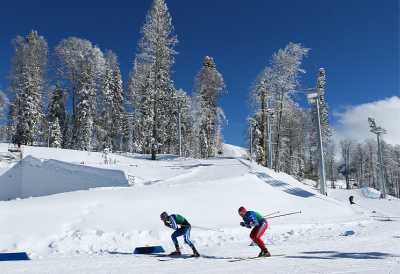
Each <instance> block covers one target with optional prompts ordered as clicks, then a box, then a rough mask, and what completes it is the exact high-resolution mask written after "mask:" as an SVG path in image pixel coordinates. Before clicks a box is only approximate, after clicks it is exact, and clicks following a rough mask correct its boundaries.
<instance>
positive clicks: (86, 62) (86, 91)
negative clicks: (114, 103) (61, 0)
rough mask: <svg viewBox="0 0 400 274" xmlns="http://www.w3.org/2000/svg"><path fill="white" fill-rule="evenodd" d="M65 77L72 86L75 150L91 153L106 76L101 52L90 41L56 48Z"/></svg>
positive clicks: (69, 41) (66, 42)
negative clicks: (99, 93) (98, 95)
mask: <svg viewBox="0 0 400 274" xmlns="http://www.w3.org/2000/svg"><path fill="white" fill-rule="evenodd" d="M56 53H57V56H58V58H59V61H60V71H61V75H62V76H63V77H65V78H66V79H67V80H69V82H70V92H71V95H72V119H73V121H74V122H73V137H72V142H71V143H72V144H73V147H74V148H76V149H80V150H91V149H92V147H93V143H94V142H97V140H94V141H93V136H94V128H95V127H94V125H95V124H94V121H95V118H96V109H97V108H96V106H97V98H96V97H97V96H96V95H97V94H98V91H99V89H100V82H101V79H102V78H103V75H104V68H105V60H104V56H103V53H102V52H101V50H100V49H99V48H97V47H95V46H93V45H92V43H90V42H89V41H87V40H83V39H79V38H75V37H71V38H67V39H64V40H62V41H61V42H60V43H59V45H58V46H57V47H56Z"/></svg>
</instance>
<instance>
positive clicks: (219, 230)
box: [192, 225, 223, 232]
mask: <svg viewBox="0 0 400 274" xmlns="http://www.w3.org/2000/svg"><path fill="white" fill-rule="evenodd" d="M192 227H193V228H197V229H202V230H210V231H216V232H223V230H222V229H216V228H209V227H203V226H197V225H192Z"/></svg>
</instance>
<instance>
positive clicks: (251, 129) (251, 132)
mask: <svg viewBox="0 0 400 274" xmlns="http://www.w3.org/2000/svg"><path fill="white" fill-rule="evenodd" d="M250 162H253V123H252V122H251V123H250Z"/></svg>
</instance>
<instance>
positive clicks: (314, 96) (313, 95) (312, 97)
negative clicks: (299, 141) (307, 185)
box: [307, 89, 327, 195]
mask: <svg viewBox="0 0 400 274" xmlns="http://www.w3.org/2000/svg"><path fill="white" fill-rule="evenodd" d="M307 99H308V101H309V103H310V104H311V105H313V104H315V106H316V108H317V118H318V123H317V126H318V130H317V131H318V139H319V152H320V171H319V172H320V184H319V185H320V192H321V194H323V195H327V191H326V175H325V159H324V147H323V143H322V130H321V115H320V109H319V104H320V100H319V92H318V89H317V90H315V89H312V90H311V92H309V93H308V94H307Z"/></svg>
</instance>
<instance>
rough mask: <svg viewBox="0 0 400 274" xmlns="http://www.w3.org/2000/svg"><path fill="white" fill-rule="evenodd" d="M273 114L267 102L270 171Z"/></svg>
mask: <svg viewBox="0 0 400 274" xmlns="http://www.w3.org/2000/svg"><path fill="white" fill-rule="evenodd" d="M273 115H274V112H273V110H272V109H270V108H269V105H268V101H267V133H268V167H269V168H271V169H272V130H271V120H270V118H272V116H273Z"/></svg>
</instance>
